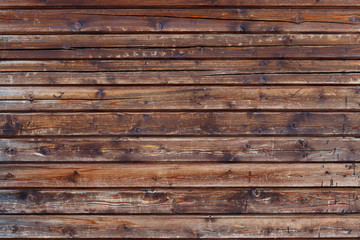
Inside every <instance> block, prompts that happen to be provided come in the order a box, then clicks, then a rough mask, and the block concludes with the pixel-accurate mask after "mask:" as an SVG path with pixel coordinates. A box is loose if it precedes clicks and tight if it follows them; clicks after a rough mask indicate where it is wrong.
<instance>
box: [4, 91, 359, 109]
mask: <svg viewBox="0 0 360 240" xmlns="http://www.w3.org/2000/svg"><path fill="white" fill-rule="evenodd" d="M359 94H360V88H359V87H332V88H329V87H304V86H299V87H258V88H254V87H218V86H217V87H215V86H214V87H211V86H205V87H169V86H168V87H149V86H147V87H100V88H99V87H82V88H78V87H0V101H1V103H2V104H1V105H0V111H44V110H50V111H57V110H62V111H70V110H81V111H89V110H102V111H106V110H152V109H156V110H159V109H162V110H191V109H194V110H199V109H200V110H269V109H270V110H284V109H289V110H320V111H326V110H360V101H359Z"/></svg>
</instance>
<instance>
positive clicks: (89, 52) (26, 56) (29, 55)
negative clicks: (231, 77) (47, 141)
mask: <svg viewBox="0 0 360 240" xmlns="http://www.w3.org/2000/svg"><path fill="white" fill-rule="evenodd" d="M0 59H2V60H18V59H19V60H42V59H46V60H57V59H67V60H73V59H75V60H76V59H134V60H136V59H205V60H206V59H218V60H220V59H360V47H359V46H357V45H356V46H354V45H351V46H347V47H344V46H320V47H310V46H307V47H303V46H295V47H288V46H286V47H240V48H239V47H227V48H208V47H195V48H146V49H141V48H100V49H98V48H82V49H71V50H3V51H0Z"/></svg>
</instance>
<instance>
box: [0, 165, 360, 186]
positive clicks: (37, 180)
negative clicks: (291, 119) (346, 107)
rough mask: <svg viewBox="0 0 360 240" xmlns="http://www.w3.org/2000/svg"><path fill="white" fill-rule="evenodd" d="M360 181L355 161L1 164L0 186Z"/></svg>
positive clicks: (335, 183)
mask: <svg viewBox="0 0 360 240" xmlns="http://www.w3.org/2000/svg"><path fill="white" fill-rule="evenodd" d="M104 186H106V187H358V186H360V173H359V166H358V164H356V163H353V164H351V163H308V164H301V163H297V164H296V163H292V164H289V163H287V164H280V163H272V164H264V163H256V164H250V163H248V164H245V163H244V164H233V163H232V164H225V163H224V164H140V163H139V164H131V163H130V164H81V165H79V164H66V165H64V164H2V165H1V168H0V187H6V188H27V187H30V188H36V187H38V188H39V187H49V188H52V187H90V188H91V187H93V188H95V187H100V188H101V187H104Z"/></svg>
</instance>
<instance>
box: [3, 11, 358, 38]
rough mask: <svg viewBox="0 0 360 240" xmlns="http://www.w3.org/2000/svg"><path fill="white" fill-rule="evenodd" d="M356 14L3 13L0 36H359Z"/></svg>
mask: <svg viewBox="0 0 360 240" xmlns="http://www.w3.org/2000/svg"><path fill="white" fill-rule="evenodd" d="M359 13H360V11H359V10H353V9H341V10H338V9H336V10H329V9H267V10H263V9H200V10H198V9H177V10H171V9H167V10H162V9H126V10H124V9H101V10H91V9H90V10H89V9H87V10H47V11H43V10H1V11H0V18H2V19H4V20H3V21H2V22H0V32H1V33H2V34H44V33H52V34H54V33H61V34H69V33H100V34H103V33H110V34H114V33H146V32H154V33H163V32H164V33H181V32H182V33H195V32H204V33H206V32H209V33H210V32H215V33H220V32H223V33H225V32H229V33H358V32H359V30H360V24H359V17H358V16H359Z"/></svg>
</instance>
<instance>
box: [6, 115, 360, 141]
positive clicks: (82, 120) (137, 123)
mask: <svg viewBox="0 0 360 240" xmlns="http://www.w3.org/2000/svg"><path fill="white" fill-rule="evenodd" d="M0 128H1V130H0V135H1V136H3V137H4V136H52V135H58V136H61V135H68V136H76V135H81V136H89V135H115V136H118V135H129V136H131V135H148V136H151V135H169V136H176V135H199V136H201V135H203V136H211V135H218V136H221V135H226V136H228V135H231V136H236V135H260V134H261V135H263V136H266V135H296V136H298V135H311V136H329V135H335V136H346V135H354V136H357V135H359V134H360V113H352V112H349V113H326V112H325V113H319V112H315V113H313V112H210V113H209V112H196V113H194V112H158V113H155V112H144V113H91V112H89V113H87V114H83V113H13V114H6V113H1V114H0Z"/></svg>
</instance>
